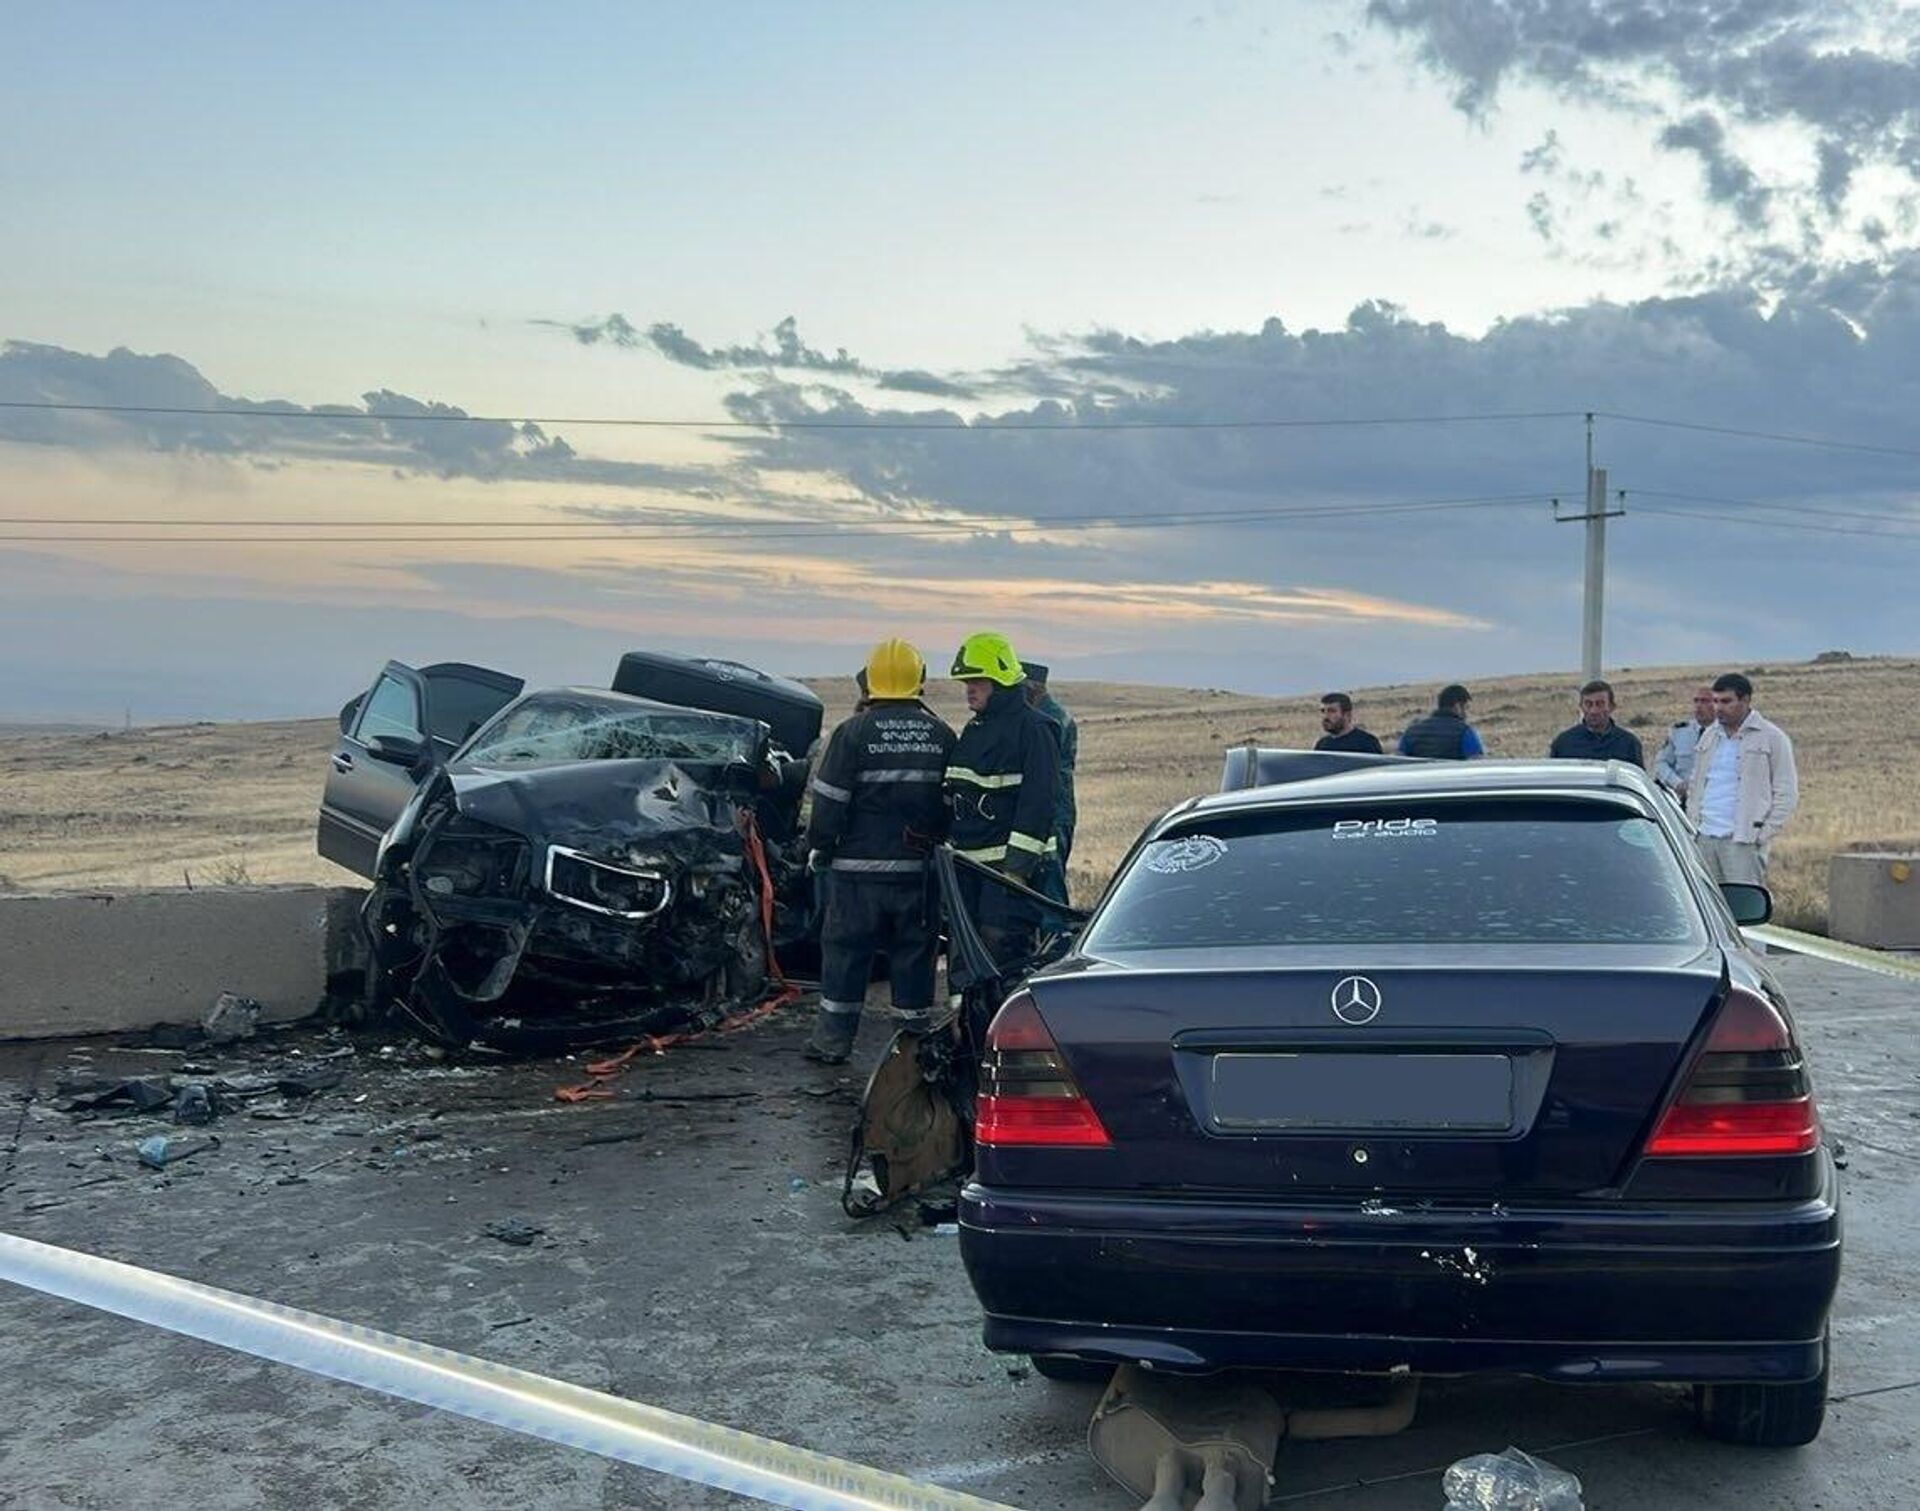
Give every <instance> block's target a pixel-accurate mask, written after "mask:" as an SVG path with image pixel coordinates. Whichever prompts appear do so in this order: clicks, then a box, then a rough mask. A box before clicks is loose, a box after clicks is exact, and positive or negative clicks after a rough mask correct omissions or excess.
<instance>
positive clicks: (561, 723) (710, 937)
mask: <svg viewBox="0 0 1920 1511" xmlns="http://www.w3.org/2000/svg"><path fill="white" fill-rule="evenodd" d="M519 687H520V684H519V683H518V682H517V681H516V680H515V679H512V678H508V677H503V676H501V675H500V674H499V673H491V672H486V671H484V670H483V669H481V668H475V667H463V666H451V665H449V666H439V667H429V668H426V669H425V670H423V671H419V672H415V671H413V670H411V669H410V668H407V667H404V666H402V665H400V664H399V663H397V662H390V663H389V664H388V665H387V667H386V668H385V669H384V670H383V671H382V673H381V675H380V677H379V678H378V679H377V680H376V682H375V684H374V686H373V687H372V688H371V689H369V691H368V692H367V693H366V694H365V695H364V696H362V697H361V698H359V699H356V700H355V701H354V702H353V703H350V704H349V705H348V706H347V707H346V708H345V709H343V710H342V712H341V738H340V741H339V743H338V746H337V747H336V750H335V752H334V756H333V762H332V765H333V770H332V773H331V774H330V776H329V778H328V782H327V794H326V799H325V801H324V803H323V806H322V811H321V817H320V833H319V845H320V850H321V853H322V854H324V855H327V856H328V857H329V858H331V859H334V860H337V861H339V862H340V863H341V864H344V865H348V866H351V867H354V868H355V869H360V870H361V871H362V874H364V875H366V876H368V877H369V878H370V879H371V880H372V882H373V890H372V891H371V893H370V894H369V896H368V899H367V902H366V905H365V908H364V910H363V917H364V919H365V922H366V927H367V934H368V938H369V941H370V943H371V947H372V963H371V965H370V967H369V972H368V993H367V995H368V998H369V1001H370V1002H371V1003H372V1004H373V1005H374V1006H376V1007H380V1008H386V1007H391V1008H394V1009H397V1010H398V1011H400V1012H401V1013H403V1014H404V1015H405V1016H406V1017H407V1018H408V1019H409V1020H411V1021H412V1022H413V1023H414V1024H415V1025H417V1026H418V1027H419V1028H420V1029H422V1030H423V1031H424V1032H426V1033H427V1034H429V1035H430V1036H431V1037H433V1038H435V1039H437V1040H439V1041H440V1042H442V1043H446V1044H452V1045H467V1044H474V1043H478V1044H482V1045H485V1046H487V1047H490V1048H495V1049H502V1050H508V1051H533V1052H537V1051H540V1050H543V1049H557V1048H563V1047H567V1046H569V1045H584V1044H592V1043H601V1042H607V1041H610V1040H614V1039H618V1038H621V1037H631V1036H635V1035H638V1034H644V1033H656V1032H660V1031H663V1030H665V1029H668V1028H673V1027H677V1026H680V1025H682V1024H684V1023H686V1022H688V1021H689V1020H699V1019H701V1018H717V1017H719V1016H721V1015H722V1014H724V1013H725V1012H727V1011H728V1010H730V1009H732V1008H735V1007H738V1006H740V1005H750V1004H751V1003H753V1002H756V1001H758V1000H759V999H760V997H761V996H762V995H764V993H765V991H766V989H767V984H768V980H769V970H770V966H771V962H772V959H773V958H774V957H773V953H772V952H774V951H778V950H780V949H781V948H783V947H793V946H798V945H802V944H803V943H804V942H805V941H806V940H807V939H808V938H809V936H810V935H811V933H812V929H813V916H812V914H813V909H812V897H811V887H810V885H809V880H808V877H807V874H806V870H805V867H804V865H803V863H802V860H801V857H800V856H798V855H797V854H796V853H795V840H796V836H797V834H798V832H799V814H800V806H801V799H802V797H803V795H804V793H805V790H806V777H807V771H808V767H809V760H810V756H811V751H812V747H813V745H814V744H815V743H816V742H817V739H818V735H819V729H820V722H821V717H822V713H823V710H822V706H821V704H820V700H819V699H818V698H816V697H815V696H814V695H813V694H812V693H811V692H809V691H808V690H807V689H806V688H804V687H801V686H799V685H798V684H797V683H790V682H783V681H781V680H780V679H777V678H771V677H767V676H765V675H764V674H762V673H759V672H756V671H753V670H752V669H751V668H747V667H739V666H735V665H733V664H732V663H727V662H713V661H693V660H681V659H678V658H673V657H660V656H650V655H641V654H637V653H636V654H635V655H630V656H628V657H626V658H625V659H624V660H623V661H622V663H621V667H620V674H619V676H618V677H617V678H616V688H617V689H620V690H615V691H598V690H593V689H580V688H572V689H558V690H550V691H543V692H534V693H527V694H524V695H518V696H516V694H518V690H519ZM642 693H657V694H660V695H662V696H641V695H640V694H642ZM663 697H665V698H670V699H671V701H663ZM489 704H491V706H489ZM448 709H452V710H454V713H453V715H452V717H453V719H454V723H453V724H451V725H449V724H448V723H447V720H448V717H449V715H448V713H447V710H448ZM461 721H470V722H469V723H468V724H466V725H462V723H461ZM456 731H458V732H459V734H460V738H459V739H458V741H457V744H456V743H455V735H456ZM787 741H793V742H796V744H797V748H795V747H794V746H791V745H789V744H787V743H786V742H787ZM442 747H445V748H444V749H443V748H442ZM370 771H371V772H372V773H373V774H372V775H369V772H370ZM376 832H377V835H378V837H377V839H376V840H375V843H374V845H373V847H372V849H371V851H370V852H369V851H368V849H367V846H366V844H365V841H366V839H367V837H368V835H369V834H372V833H376Z"/></svg>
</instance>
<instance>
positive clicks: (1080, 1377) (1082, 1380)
mask: <svg viewBox="0 0 1920 1511" xmlns="http://www.w3.org/2000/svg"><path fill="white" fill-rule="evenodd" d="M1027 1357H1028V1359H1030V1360H1031V1361H1032V1363H1033V1368H1034V1372H1035V1373H1036V1374H1039V1375H1043V1376H1045V1377H1046V1378H1047V1379H1049V1380H1060V1381H1064V1382H1065V1383H1066V1384H1069V1385H1105V1384H1106V1383H1107V1381H1108V1380H1110V1379H1111V1378H1112V1377H1113V1366H1112V1365H1111V1364H1101V1363H1098V1362H1096V1361H1095V1360H1092V1359H1076V1358H1075V1357H1074V1356H1073V1355H1072V1354H1029V1355H1027Z"/></svg>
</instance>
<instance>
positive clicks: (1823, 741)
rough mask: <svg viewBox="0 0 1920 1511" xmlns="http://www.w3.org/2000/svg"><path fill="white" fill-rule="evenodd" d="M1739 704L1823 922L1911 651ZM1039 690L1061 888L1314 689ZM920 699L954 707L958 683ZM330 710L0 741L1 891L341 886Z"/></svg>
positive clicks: (1773, 674) (1545, 728) (1909, 772)
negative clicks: (1073, 840)
mask: <svg viewBox="0 0 1920 1511" xmlns="http://www.w3.org/2000/svg"><path fill="white" fill-rule="evenodd" d="M1724 669H1725V668H1719V667H1716V668H1705V669H1703V668H1651V669H1633V668H1629V669H1624V670H1621V671H1617V672H1614V673H1612V674H1611V679H1612V681H1613V682H1614V685H1615V686H1616V687H1617V688H1618V689H1619V690H1620V695H1621V704H1620V717H1621V720H1622V722H1624V723H1626V724H1628V725H1630V726H1631V727H1633V728H1634V729H1635V731H1636V732H1637V733H1638V734H1639V735H1640V736H1641V738H1642V740H1643V742H1644V743H1645V744H1646V746H1647V753H1648V758H1649V759H1651V758H1652V756H1653V753H1654V750H1655V748H1656V747H1657V746H1658V744H1659V742H1660V740H1661V738H1662V737H1663V736H1664V733H1665V730H1666V727H1667V726H1668V725H1669V724H1670V723H1671V722H1672V721H1673V720H1675V719H1679V718H1683V717H1685V716H1686V714H1687V700H1688V697H1689V694H1690V691H1691V689H1692V688H1693V687H1694V686H1695V685H1696V684H1697V683H1698V682H1700V681H1701V680H1703V677H1710V676H1711V675H1712V674H1713V673H1714V672H1717V671H1720V670H1724ZM1741 670H1744V671H1746V672H1748V674H1749V675H1750V676H1752V677H1753V679H1754V683H1755V686H1756V695H1755V704H1756V706H1757V707H1759V708H1760V709H1761V710H1762V711H1763V712H1764V713H1765V714H1766V715H1767V716H1768V717H1769V718H1771V719H1773V720H1775V721H1776V722H1777V723H1779V724H1780V725H1781V726H1782V727H1783V728H1784V729H1785V730H1786V731H1787V732H1788V734H1790V735H1791V736H1792V737H1793V740H1794V744H1795V746H1796V748H1797V750H1798V752H1799V758H1800V770H1801V790H1802V796H1801V808H1800V813H1799V816H1798V817H1797V818H1796V819H1795V821H1794V823H1793V824H1792V825H1791V826H1790V827H1789V829H1788V831H1787V834H1786V837H1785V838H1784V840H1783V841H1782V843H1781V844H1780V846H1779V847H1778V850H1777V852H1776V855H1775V871H1774V881H1775V889H1776V892H1777V893H1778V898H1779V912H1780V916H1781V919H1782V921H1784V922H1788V923H1791V924H1794V925H1796V926H1799V927H1811V928H1820V927H1823V926H1824V923H1825V918H1826V861H1827V857H1828V856H1829V855H1830V854H1832V853H1833V852H1834V851H1836V850H1844V849H1849V848H1879V847H1881V846H1894V847H1901V848H1920V782H1916V781H1915V779H1914V777H1915V756H1914V752H1915V751H1916V750H1920V700H1917V699H1915V697H1914V696H1913V693H1914V691H1915V689H1916V687H1920V660H1915V659H1896V658H1873V659H1862V660H1854V661H1841V662H1835V663H1821V664H1804V663H1803V664H1794V665H1769V666H1755V667H1744V668H1741ZM1576 680H1577V679H1575V678H1573V677H1571V676H1569V675H1566V674H1550V675H1549V674H1543V675H1536V676H1524V677H1507V678H1500V679H1497V680H1491V681H1484V682H1479V683H1476V684H1474V688H1473V691H1474V706H1473V714H1474V722H1475V723H1476V725H1477V726H1478V727H1479V728H1480V730H1481V733H1482V734H1483V735H1484V736H1485V737H1486V739H1487V743H1488V745H1489V747H1490V749H1491V750H1492V752H1493V754H1495V755H1500V756H1532V755H1542V754H1544V753H1545V751H1546V747H1547V742H1548V740H1549V739H1550V738H1551V737H1552V736H1553V734H1554V733H1555V732H1556V731H1558V730H1560V729H1562V728H1565V727H1566V726H1567V725H1568V724H1571V723H1572V722H1574V720H1575V718H1576V717H1577V713H1576V709H1575V699H1574V692H1573V687H1574V684H1575V682H1576ZM813 686H814V687H815V688H816V689H817V690H818V691H819V693H820V694H821V696H822V697H823V698H825V699H826V701H827V703H828V707H829V717H830V719H838V718H840V717H842V716H844V714H845V713H846V711H847V710H848V709H849V708H850V707H851V705H852V700H853V684H852V682H851V680H850V679H846V678H826V679H820V680H817V681H815V682H814V683H813ZM1055 690H1056V692H1057V693H1058V694H1059V695H1060V696H1061V698H1062V700H1063V701H1064V702H1066V703H1067V705H1068V706H1069V707H1070V708H1072V709H1073V711H1074V714H1075V717H1076V718H1078V720H1079V722H1080V789H1079V790H1080V825H1081V827H1080V833H1079V839H1078V841H1077V846H1076V850H1075V854H1074V864H1073V884H1074V889H1075V894H1076V896H1077V897H1080V898H1088V897H1091V896H1092V895H1093V894H1094V893H1095V892H1096V891H1097V890H1098V888H1099V887H1100V886H1102V885H1104V883H1105V880H1106V877H1107V874H1108V873H1109V871H1110V870H1111V869H1112V867H1113V865H1114V864H1115V863H1116V862H1117V861H1118V860H1119V858H1120V856H1121V855H1122V854H1123V853H1124V852H1125V849H1126V847H1127V845H1128V844H1130V843H1131V842H1132V840H1133V838H1134V836H1135V835H1136V834H1137V833H1138V832H1139V830H1140V828H1141V826H1142V825H1143V824H1145V823H1146V822H1147V821H1148V820H1149V819H1151V818H1152V817H1153V816H1154V815H1155V814H1157V813H1159V812H1160V811H1161V810H1162V809H1164V808H1166V807H1168V806H1169V805H1171V804H1173V803H1175V802H1178V801H1179V800H1180V799H1182V798H1185V797H1190V796H1192V795H1193V794H1194V793H1196V792H1205V791H1210V790H1212V789H1213V788H1214V787H1215V786H1216V785H1217V783H1218V780H1219V774H1220V764H1221V754H1222V750H1223V748H1224V747H1225V746H1227V745H1230V744H1238V743H1242V742H1244V741H1246V740H1249V739H1251V740H1257V741H1259V742H1261V743H1263V744H1269V745H1298V746H1304V745H1311V744H1312V743H1313V741H1314V739H1316V738H1317V737H1318V736H1319V733H1320V728H1319V703H1318V699H1317V697H1316V696H1308V697H1295V698H1279V699H1275V698H1255V697H1248V696H1244V695H1241V694H1238V693H1230V692H1221V691H1217V690H1205V691H1197V690H1185V689H1177V688H1162V687H1146V686H1136V685H1131V684H1124V683H1103V682H1086V683H1074V682H1067V683H1062V684H1059V685H1058V686H1057V687H1056V689H1055ZM930 693H931V698H932V701H933V703H934V706H935V707H936V708H938V709H939V710H940V711H941V712H942V713H944V714H946V715H947V717H948V718H950V719H954V720H958V719H959V718H961V717H963V716H964V713H963V709H962V705H961V701H960V697H959V689H958V687H957V685H955V684H953V683H948V682H944V681H942V682H936V683H935V684H934V685H933V687H932V688H931V690H930ZM1353 693H1354V698H1355V701H1356V702H1357V704H1358V705H1359V708H1358V711H1359V716H1360V720H1361V722H1362V723H1363V724H1365V725H1366V726H1367V727H1369V728H1371V729H1373V730H1374V731H1375V732H1376V733H1378V734H1380V735H1382V736H1383V737H1385V736H1388V735H1391V734H1394V733H1397V732H1398V731H1399V729H1400V728H1401V727H1402V726H1403V725H1405V724H1406V722H1407V721H1408V720H1410V719H1412V718H1414V717H1415V716H1417V715H1418V714H1420V713H1422V712H1425V710H1426V709H1427V707H1428V705H1429V700H1430V698H1431V696H1432V689H1431V688H1430V687H1425V686H1422V687H1407V686H1400V687H1383V688H1371V689H1364V688H1363V689H1354V690H1353ZM335 727H336V726H335V724H334V721H333V720H332V719H310V720H300V721H293V722H284V723H270V724H201V725H191V726H178V727H163V728H150V729H134V730H130V731H111V732H104V733H93V734H77V733H68V732H56V733H49V732H25V733H19V732H14V733H8V734H6V737H4V738H0V889H7V890H16V891H17V890H30V891H62V890H68V891H70V890H86V889H90V888H99V887H112V886H180V885H194V886H206V885H223V884H237V883H247V882H255V883H258V882H283V881H326V882H342V881H348V880H351V878H350V877H348V876H347V874H346V873H344V872H342V871H340V870H338V869H337V868H335V867H334V866H332V865H330V864H328V863H327V862H325V861H323V860H321V859H320V858H319V857H318V856H316V855H315V854H314V853H313V826H314V815H315V810H316V805H317V803H318V800H319V793H320V788H321V785H322V783H323V780H324V776H325V771H326V764H327V752H328V750H329V748H330V745H331V741H332V738H333V735H334V732H335Z"/></svg>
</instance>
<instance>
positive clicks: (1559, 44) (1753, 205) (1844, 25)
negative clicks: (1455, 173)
mask: <svg viewBox="0 0 1920 1511" xmlns="http://www.w3.org/2000/svg"><path fill="white" fill-rule="evenodd" d="M1366 10H1367V16H1368V19H1369V20H1370V21H1372V22H1373V23H1374V24H1375V25H1377V26H1380V27H1382V28H1384V29H1385V30H1387V31H1388V32H1390V33H1392V34H1394V35H1396V36H1400V37H1402V38H1405V39H1407V40H1408V41H1409V42H1410V43H1411V45H1412V47H1413V50H1414V56H1415V57H1416V58H1417V59H1418V61H1419V62H1420V63H1421V64H1422V65H1423V66H1424V67H1426V68H1427V69H1429V70H1430V71H1432V72H1433V73H1435V74H1437V75H1438V76H1440V77H1441V78H1443V79H1445V80H1446V81H1448V82H1449V83H1450V84H1451V85H1452V87H1453V91H1454V93H1453V98H1454V103H1455V105H1456V106H1457V107H1458V108H1459V109H1460V110H1462V111H1464V112H1465V113H1467V114H1468V115H1471V116H1474V117H1481V118H1483V117H1485V116H1487V115H1488V114H1489V113H1490V112H1491V111H1493V110H1494V108H1495V107H1496V105H1497V102H1498V99H1499V96H1500V94H1501V92H1502V90H1503V89H1505V88H1506V87H1507V86H1508V85H1510V84H1513V83H1521V82H1525V83H1532V84H1536V85H1540V86H1543V87H1545V88H1547V89H1549V90H1552V91H1554V92H1556V93H1558V94H1560V95H1562V96H1564V97H1567V98H1571V99H1576V100H1581V101H1585V102H1588V103H1594V104H1599V105H1603V106H1607V107H1612V108H1615V109H1619V110H1622V111H1625V112H1628V113H1630V114H1631V115H1633V116H1635V117H1638V118H1644V119H1647V120H1648V121H1650V122H1651V124H1652V131H1653V137H1654V140H1655V141H1656V142H1657V143H1658V144H1660V145H1662V146H1665V147H1666V148H1668V149H1669V150H1673V151H1681V152H1687V153H1691V154H1693V155H1694V156H1696V157H1697V158H1698V159H1699V160H1700V163H1701V166H1702V170H1703V179H1704V182H1705V186H1706V190H1707V194H1708V197H1709V198H1710V199H1711V200H1712V201H1714V202H1715V203H1719V204H1722V205H1725V206H1727V207H1728V208H1729V209H1730V210H1731V211H1732V212H1733V213H1734V215H1735V216H1736V217H1737V219H1738V221H1739V223H1740V225H1741V226H1742V227H1743V229H1744V230H1745V232H1746V233H1748V234H1749V235H1753V234H1757V233H1760V232H1762V231H1764V230H1767V229H1769V228H1771V227H1773V226H1775V225H1776V223H1777V222H1778V221H1779V219H1780V217H1781V215H1782V212H1783V211H1787V212H1790V213H1789V214H1788V215H1787V221H1788V223H1789V224H1794V225H1796V229H1803V234H1804V235H1807V236H1810V237H1811V238H1812V241H1813V250H1814V251H1815V252H1816V253H1818V254H1820V255H1822V256H1823V257H1826V258H1827V260H1831V255H1830V254H1831V251H1832V249H1831V248H1830V247H1828V246H1827V245H1826V243H1827V242H1828V241H1829V240H1830V235H1829V233H1830V232H1831V230H1832V229H1833V228H1834V227H1835V226H1836V225H1837V224H1838V223H1839V221H1840V219H1841V217H1842V216H1843V215H1844V213H1845V211H1846V209H1847V206H1848V201H1849V195H1850V192H1851V190H1852V188H1853V186H1854V185H1855V184H1856V182H1857V181H1858V180H1857V170H1858V169H1859V168H1860V167H1862V166H1864V165H1877V166H1880V167H1883V168H1887V169H1890V170H1892V171H1893V172H1895V173H1897V174H1899V175H1901V176H1902V177H1904V178H1906V179H1908V180H1920V11H1917V10H1915V9H1914V8H1912V7H1895V6H1885V5H1873V4H1866V3H1837V0H1478V3H1474V4H1460V3H1458V0H1369V3H1368V4H1367V7H1366ZM1732 126H1739V127H1741V128H1770V127H1785V128H1788V129H1790V130H1792V131H1794V132H1796V133H1798V134H1799V135H1800V136H1801V137H1802V138H1803V139H1804V140H1805V141H1806V142H1807V143H1808V144H1809V148H1810V150H1809V154H1808V160H1809V161H1810V162H1811V163H1812V164H1813V165H1814V172H1813V173H1812V175H1811V176H1809V175H1807V174H1806V173H1804V172H1802V171H1801V170H1799V169H1797V168H1794V167H1792V166H1790V165H1788V164H1786V163H1784V162H1776V163H1775V164H1774V165H1771V166H1769V167H1768V168H1766V169H1765V170H1762V169H1761V168H1758V167H1756V166H1755V165H1754V163H1752V162H1750V161H1744V160H1742V158H1741V157H1740V156H1739V155H1737V154H1736V153H1735V152H1734V151H1733V150H1732V148H1731V147H1730V145H1729V140H1730V136H1731V131H1730V127H1732ZM1550 141H1551V138H1550ZM1543 145H1546V144H1543ZM1538 151H1539V149H1536V152H1538ZM1528 157H1529V160H1530V161H1529V162H1528V164H1527V165H1526V166H1527V168H1528V171H1542V170H1550V168H1551V165H1550V164H1549V163H1547V162H1545V161H1535V160H1533V159H1534V154H1532V153H1530V154H1529V155H1528ZM1807 216H1812V217H1814V218H1813V220H1812V221H1811V222H1810V223H1808V224H1807V225H1806V226H1805V227H1804V228H1800V227H1798V224H1797V223H1798V222H1799V220H1800V219H1802V218H1803V217H1807ZM1855 229H1856V231H1857V230H1858V227H1856V228H1855Z"/></svg>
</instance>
